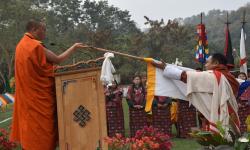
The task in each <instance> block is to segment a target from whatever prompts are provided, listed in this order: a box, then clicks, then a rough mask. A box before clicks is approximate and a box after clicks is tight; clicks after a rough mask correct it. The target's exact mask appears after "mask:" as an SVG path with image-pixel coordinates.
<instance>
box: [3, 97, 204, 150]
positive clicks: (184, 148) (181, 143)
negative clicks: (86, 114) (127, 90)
mask: <svg viewBox="0 0 250 150" xmlns="http://www.w3.org/2000/svg"><path fill="white" fill-rule="evenodd" d="M123 110H124V118H125V135H126V136H128V135H129V119H128V117H129V113H128V105H127V104H126V101H125V100H124V101H123ZM12 111H13V106H12V105H9V106H8V107H7V108H6V111H5V112H0V122H1V121H3V120H5V119H7V118H10V117H12V116H11V115H12ZM10 124H11V120H8V121H6V122H4V123H0V128H4V129H9V126H10ZM173 133H174V134H175V133H176V131H175V128H174V127H173ZM171 141H172V144H173V148H172V150H198V149H200V148H201V146H200V145H199V144H198V143H197V142H195V141H194V140H193V139H182V138H172V139H171ZM17 150H20V148H17Z"/></svg>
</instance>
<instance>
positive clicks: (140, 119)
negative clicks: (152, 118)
mask: <svg viewBox="0 0 250 150" xmlns="http://www.w3.org/2000/svg"><path fill="white" fill-rule="evenodd" d="M127 103H128V105H129V124H130V136H131V137H133V136H134V135H135V133H136V131H137V130H140V129H142V128H143V127H144V126H146V125H147V117H146V112H145V111H144V108H145V103H146V102H145V88H144V87H143V85H142V82H141V77H140V76H139V75H136V76H134V78H133V84H132V85H131V86H129V88H128V93H127Z"/></svg>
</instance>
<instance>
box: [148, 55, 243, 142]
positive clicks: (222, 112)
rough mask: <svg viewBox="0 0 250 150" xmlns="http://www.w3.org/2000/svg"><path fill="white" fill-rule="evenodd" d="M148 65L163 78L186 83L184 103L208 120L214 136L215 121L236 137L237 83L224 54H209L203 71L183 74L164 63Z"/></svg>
mask: <svg viewBox="0 0 250 150" xmlns="http://www.w3.org/2000/svg"><path fill="white" fill-rule="evenodd" d="M152 64H153V65H154V66H155V67H158V68H161V69H163V75H164V76H165V77H166V78H169V79H173V80H181V81H183V82H184V83H186V84H187V93H186V97H187V100H188V101H189V102H190V103H191V104H192V105H194V106H195V107H196V108H197V109H198V110H199V111H200V112H201V113H202V114H203V115H204V117H205V118H206V119H207V120H208V121H209V125H208V128H209V130H210V131H212V132H216V133H218V129H217V126H216V123H217V122H218V121H219V122H221V123H222V125H223V127H224V128H225V129H227V127H228V125H230V126H231V127H232V129H233V131H234V133H236V134H240V131H239V125H240V122H239V117H238V114H237V112H238V105H237V102H236V96H237V94H238V89H239V83H238V82H237V80H236V79H235V77H234V76H233V75H232V74H231V73H230V72H229V71H228V68H227V59H226V57H225V56H224V55H222V54H220V53H215V54H213V55H211V56H210V57H209V59H208V60H207V62H206V65H205V67H206V69H207V71H203V72H197V71H183V70H181V69H180V68H178V67H175V66H173V65H172V66H171V65H166V63H164V62H161V63H156V62H152ZM225 137H226V138H227V135H225Z"/></svg>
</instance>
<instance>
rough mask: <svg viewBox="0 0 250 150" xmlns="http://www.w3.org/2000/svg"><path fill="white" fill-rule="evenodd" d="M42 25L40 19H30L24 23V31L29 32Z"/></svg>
mask: <svg viewBox="0 0 250 150" xmlns="http://www.w3.org/2000/svg"><path fill="white" fill-rule="evenodd" d="M42 26H45V24H44V23H43V21H42V20H36V19H31V20H29V21H28V23H27V24H26V31H27V32H31V31H32V30H34V29H38V28H40V27H42Z"/></svg>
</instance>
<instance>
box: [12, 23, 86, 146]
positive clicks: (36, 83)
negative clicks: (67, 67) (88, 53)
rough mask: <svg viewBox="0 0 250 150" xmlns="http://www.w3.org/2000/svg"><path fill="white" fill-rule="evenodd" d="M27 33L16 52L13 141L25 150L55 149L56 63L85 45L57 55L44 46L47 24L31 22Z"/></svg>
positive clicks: (79, 45) (56, 137)
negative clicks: (42, 41)
mask: <svg viewBox="0 0 250 150" xmlns="http://www.w3.org/2000/svg"><path fill="white" fill-rule="evenodd" d="M26 30H27V33H25V34H24V36H23V38H22V39H21V40H20V42H19V43H18V45H17V47H16V53H15V80H16V92H15V104H14V113H13V121H12V128H11V135H10V139H11V140H12V141H15V142H18V143H20V144H21V147H22V149H24V150H54V149H55V148H56V145H57V140H58V129H57V117H56V116H57V115H56V113H57V110H56V97H55V85H54V66H53V64H58V63H60V62H62V61H64V60H65V59H66V58H68V57H69V56H70V54H72V53H73V52H74V51H75V50H76V49H77V48H84V47H86V46H84V45H83V44H82V43H76V44H74V45H73V46H72V47H70V48H69V49H68V50H66V51H65V52H63V53H62V54H61V55H59V56H57V55H55V54H54V53H53V52H51V51H50V50H48V49H46V48H45V47H44V46H43V44H42V43H41V40H43V39H44V38H45V31H46V27H45V24H44V23H42V22H41V21H37V20H30V21H29V22H28V23H27V26H26Z"/></svg>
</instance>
